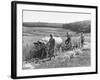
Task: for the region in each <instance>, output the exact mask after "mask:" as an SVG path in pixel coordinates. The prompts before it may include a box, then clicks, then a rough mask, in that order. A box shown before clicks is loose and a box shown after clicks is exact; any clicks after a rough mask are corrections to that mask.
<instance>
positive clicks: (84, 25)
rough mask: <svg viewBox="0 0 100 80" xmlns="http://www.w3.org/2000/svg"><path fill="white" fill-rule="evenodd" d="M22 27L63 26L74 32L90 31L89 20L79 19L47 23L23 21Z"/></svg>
mask: <svg viewBox="0 0 100 80" xmlns="http://www.w3.org/2000/svg"><path fill="white" fill-rule="evenodd" d="M23 26H24V27H52V28H64V29H69V30H72V31H75V32H85V33H90V32H91V21H89V20H85V21H79V22H73V23H47V22H24V23H23Z"/></svg>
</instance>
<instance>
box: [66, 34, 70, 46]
mask: <svg viewBox="0 0 100 80" xmlns="http://www.w3.org/2000/svg"><path fill="white" fill-rule="evenodd" d="M66 34H67V35H66V37H67V39H66V40H65V44H66V46H67V47H71V36H70V35H69V33H68V32H67V33H66Z"/></svg>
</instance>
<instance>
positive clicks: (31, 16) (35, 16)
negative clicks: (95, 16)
mask: <svg viewBox="0 0 100 80" xmlns="http://www.w3.org/2000/svg"><path fill="white" fill-rule="evenodd" d="M83 20H91V14H82V13H81V14H80V13H71V12H68V13H67V12H66V13H59V12H41V11H23V22H48V23H70V22H76V21H83Z"/></svg>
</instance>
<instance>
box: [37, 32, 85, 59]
mask: <svg viewBox="0 0 100 80" xmlns="http://www.w3.org/2000/svg"><path fill="white" fill-rule="evenodd" d="M80 39H81V46H82V47H83V43H84V40H85V39H84V35H83V33H81V35H80ZM55 42H56V41H55V39H54V37H53V34H50V38H49V41H48V43H47V44H48V50H46V47H45V44H44V45H43V44H42V43H41V42H39V41H38V45H40V46H39V47H40V48H41V49H38V52H37V53H39V55H40V57H47V56H48V57H49V60H51V58H52V57H55V55H54V51H55V44H56V43H55ZM65 45H66V46H68V45H69V46H71V35H70V34H69V33H68V32H67V33H66V40H65ZM40 53H41V54H40ZM39 55H37V56H39Z"/></svg>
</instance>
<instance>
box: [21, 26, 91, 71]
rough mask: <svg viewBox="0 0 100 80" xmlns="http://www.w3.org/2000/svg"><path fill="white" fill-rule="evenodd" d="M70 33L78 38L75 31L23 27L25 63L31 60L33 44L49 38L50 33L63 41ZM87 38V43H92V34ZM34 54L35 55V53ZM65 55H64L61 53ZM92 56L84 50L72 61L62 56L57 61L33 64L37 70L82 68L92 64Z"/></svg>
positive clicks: (86, 35)
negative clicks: (67, 33) (45, 37)
mask: <svg viewBox="0 0 100 80" xmlns="http://www.w3.org/2000/svg"><path fill="white" fill-rule="evenodd" d="M66 32H69V33H70V34H72V35H73V36H75V38H77V37H78V36H77V34H76V33H75V32H73V31H70V30H66V29H61V28H60V29H59V28H39V27H34V28H32V27H30V28H28V27H23V39H22V40H23V41H22V48H23V52H22V54H23V57H22V58H23V62H24V61H26V60H28V59H30V58H31V56H32V54H31V53H30V50H32V48H33V42H36V41H38V40H39V39H41V38H42V37H44V36H49V34H50V33H54V35H55V36H56V35H59V36H61V37H62V39H63V41H64V40H65V34H66ZM85 38H86V41H87V42H90V34H85ZM33 54H34V53H33ZM60 54H64V53H60ZM90 60H91V56H90V49H88V50H84V51H83V54H80V55H78V56H77V57H74V58H72V59H71V60H70V61H69V60H68V58H64V57H63V56H62V55H59V56H57V57H56V58H55V59H52V60H51V61H46V62H41V63H40V64H38V65H36V64H34V62H31V64H32V65H33V66H35V68H36V69H40V68H61V67H82V66H90V65H91V64H90V63H91V61H90Z"/></svg>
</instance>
